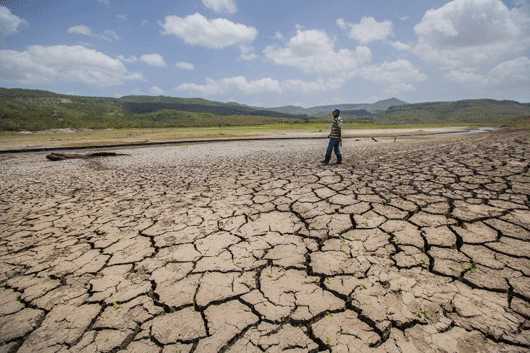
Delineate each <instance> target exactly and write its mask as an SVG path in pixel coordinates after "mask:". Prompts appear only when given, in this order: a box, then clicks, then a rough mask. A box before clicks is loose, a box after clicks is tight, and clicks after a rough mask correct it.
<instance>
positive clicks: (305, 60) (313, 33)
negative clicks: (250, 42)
mask: <svg viewBox="0 0 530 353" xmlns="http://www.w3.org/2000/svg"><path fill="white" fill-rule="evenodd" d="M334 47H335V41H334V40H333V39H331V38H330V37H329V36H328V35H327V34H326V32H324V31H321V30H305V31H304V30H300V29H298V30H297V32H296V34H295V35H294V36H293V37H292V38H291V39H290V40H289V42H287V43H286V44H285V45H284V46H283V47H279V46H278V45H270V46H268V47H266V48H265V50H264V51H263V52H264V54H265V58H266V59H268V60H270V61H272V62H273V63H275V64H276V65H284V66H293V67H297V68H299V69H301V70H303V71H305V72H308V73H319V74H329V75H334V76H339V75H344V76H348V77H352V76H355V75H356V74H357V72H358V69H359V66H360V65H362V64H364V63H367V62H369V61H370V60H371V59H372V53H371V51H370V49H369V48H368V47H365V46H359V47H357V48H356V49H355V51H350V50H348V49H340V50H339V51H337V52H336V51H335V49H334Z"/></svg>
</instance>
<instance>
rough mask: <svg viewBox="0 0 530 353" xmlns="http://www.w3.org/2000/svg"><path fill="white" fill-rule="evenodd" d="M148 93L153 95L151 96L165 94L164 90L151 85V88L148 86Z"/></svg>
mask: <svg viewBox="0 0 530 353" xmlns="http://www.w3.org/2000/svg"><path fill="white" fill-rule="evenodd" d="M149 94H151V95H153V96H163V95H165V94H166V93H165V91H164V90H163V89H162V88H160V87H157V86H153V87H151V88H149Z"/></svg>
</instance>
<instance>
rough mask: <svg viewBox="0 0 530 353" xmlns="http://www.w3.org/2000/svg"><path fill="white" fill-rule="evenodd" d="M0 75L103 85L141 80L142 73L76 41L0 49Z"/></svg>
mask: <svg viewBox="0 0 530 353" xmlns="http://www.w3.org/2000/svg"><path fill="white" fill-rule="evenodd" d="M0 77H1V81H2V82H10V83H15V84H19V85H24V86H32V87H38V86H40V85H43V84H53V83H55V82H57V81H66V82H76V83H82V84H86V85H89V86H92V87H96V88H106V87H111V86H118V85H121V84H123V83H125V82H126V81H137V80H139V81H143V80H145V79H144V77H143V75H142V73H140V72H133V73H131V72H129V71H128V70H127V68H126V67H125V66H124V65H123V63H122V62H121V61H120V60H118V59H113V58H111V57H109V56H107V55H105V54H103V53H101V52H98V51H96V50H93V49H88V48H85V47H83V46H80V45H76V46H67V45H55V46H49V47H44V46H41V45H33V46H30V47H29V48H28V49H27V50H26V51H23V52H19V51H15V50H0Z"/></svg>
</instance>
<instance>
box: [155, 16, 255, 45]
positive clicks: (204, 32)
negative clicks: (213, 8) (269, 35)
mask: <svg viewBox="0 0 530 353" xmlns="http://www.w3.org/2000/svg"><path fill="white" fill-rule="evenodd" d="M159 24H160V26H162V27H163V28H164V30H163V31H162V32H161V33H162V34H172V35H175V36H177V37H179V38H182V39H183V40H184V42H185V43H186V44H190V45H200V46H203V47H207V48H224V47H228V46H231V45H234V44H246V43H250V42H252V41H253V40H254V39H255V38H256V36H257V35H258V31H257V30H256V29H255V28H254V27H249V26H245V25H243V24H240V23H234V22H232V21H229V20H227V19H225V18H216V19H213V20H209V19H207V18H206V17H204V16H203V15H201V14H199V13H195V14H193V15H189V16H187V17H185V18H181V17H178V16H166V18H165V21H164V22H163V23H162V22H159Z"/></svg>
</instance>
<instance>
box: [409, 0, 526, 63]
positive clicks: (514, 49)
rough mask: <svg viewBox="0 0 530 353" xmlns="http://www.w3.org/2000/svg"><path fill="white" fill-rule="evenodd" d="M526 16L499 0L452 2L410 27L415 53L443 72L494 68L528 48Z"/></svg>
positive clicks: (431, 12)
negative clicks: (412, 33) (445, 70)
mask: <svg viewBox="0 0 530 353" xmlns="http://www.w3.org/2000/svg"><path fill="white" fill-rule="evenodd" d="M529 16H530V15H529V14H528V12H527V11H525V10H524V7H523V6H520V7H514V8H513V9H512V10H509V9H508V8H507V7H506V5H505V4H504V3H503V2H502V1H501V0H454V1H451V2H449V3H447V4H445V5H444V6H442V7H440V8H438V9H433V10H429V11H427V12H426V13H425V15H424V16H423V18H422V20H421V22H420V23H418V24H417V25H416V26H414V32H415V33H416V36H417V37H418V44H417V46H416V47H415V53H416V54H417V55H418V56H420V57H421V58H422V59H423V60H424V61H425V62H427V63H428V64H430V65H432V66H434V67H438V68H445V69H452V68H457V67H470V66H477V65H481V64H494V63H496V62H498V61H499V60H500V59H502V57H503V56H505V55H511V54H514V53H520V52H522V51H523V50H525V49H527V48H529V47H530V17H529Z"/></svg>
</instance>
